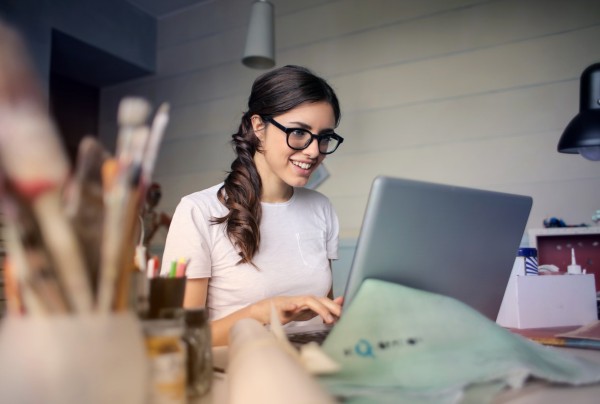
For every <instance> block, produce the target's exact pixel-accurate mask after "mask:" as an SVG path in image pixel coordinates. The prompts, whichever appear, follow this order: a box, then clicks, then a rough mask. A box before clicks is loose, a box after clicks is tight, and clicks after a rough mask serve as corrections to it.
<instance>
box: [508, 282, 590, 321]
mask: <svg viewBox="0 0 600 404" xmlns="http://www.w3.org/2000/svg"><path fill="white" fill-rule="evenodd" d="M597 319H598V309H597V305H596V286H595V280H594V275H593V274H587V275H529V276H527V275H524V276H521V275H516V274H513V275H511V277H510V279H509V281H508V285H507V287H506V292H505V293H504V299H503V300H502V306H501V307H500V312H499V313H498V319H497V320H496V322H497V323H498V324H500V325H501V326H503V327H510V328H518V329H521V328H549V327H563V326H580V325H584V324H587V323H590V322H592V321H595V320H597Z"/></svg>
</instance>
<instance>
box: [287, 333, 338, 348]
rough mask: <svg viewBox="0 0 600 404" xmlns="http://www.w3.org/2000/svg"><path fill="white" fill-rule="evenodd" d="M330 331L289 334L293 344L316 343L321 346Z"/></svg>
mask: <svg viewBox="0 0 600 404" xmlns="http://www.w3.org/2000/svg"><path fill="white" fill-rule="evenodd" d="M329 331H330V330H318V331H309V332H301V333H295V334H289V335H288V339H289V340H290V342H291V343H293V344H299V345H301V344H307V343H309V342H316V343H317V344H319V345H321V344H322V343H323V341H325V338H326V337H327V335H329Z"/></svg>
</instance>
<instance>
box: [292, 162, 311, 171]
mask: <svg viewBox="0 0 600 404" xmlns="http://www.w3.org/2000/svg"><path fill="white" fill-rule="evenodd" d="M292 164H293V165H295V166H298V167H300V168H303V169H305V170H308V169H309V168H311V167H312V164H310V163H301V162H299V161H292Z"/></svg>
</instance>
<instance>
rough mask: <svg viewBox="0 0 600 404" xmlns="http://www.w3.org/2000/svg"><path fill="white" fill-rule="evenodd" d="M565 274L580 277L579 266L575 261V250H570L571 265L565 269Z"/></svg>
mask: <svg viewBox="0 0 600 404" xmlns="http://www.w3.org/2000/svg"><path fill="white" fill-rule="evenodd" d="M567 273H569V274H571V275H581V273H582V272H581V265H577V262H576V261H575V249H574V248H571V265H569V266H568V267H567Z"/></svg>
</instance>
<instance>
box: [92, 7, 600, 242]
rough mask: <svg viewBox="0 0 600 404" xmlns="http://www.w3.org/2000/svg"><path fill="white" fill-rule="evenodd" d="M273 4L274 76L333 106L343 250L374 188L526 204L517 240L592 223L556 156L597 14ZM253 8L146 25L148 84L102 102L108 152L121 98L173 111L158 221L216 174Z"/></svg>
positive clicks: (246, 72)
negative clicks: (336, 103)
mask: <svg viewBox="0 0 600 404" xmlns="http://www.w3.org/2000/svg"><path fill="white" fill-rule="evenodd" d="M271 1H272V3H274V5H275V10H276V35H277V44H276V48H277V65H278V66H282V65H284V64H290V63H293V64H301V65H306V66H307V67H309V68H311V69H313V70H314V71H315V72H316V73H318V74H320V75H322V76H324V77H325V78H326V79H328V80H329V82H330V83H331V84H332V86H333V87H334V88H335V89H336V90H337V92H338V96H339V97H340V101H341V104H342V114H343V116H342V122H341V125H340V128H339V133H341V134H342V135H343V136H344V137H345V138H346V141H345V142H344V144H343V146H342V147H341V148H340V150H339V151H338V152H336V153H335V154H334V155H332V156H330V157H328V158H327V159H326V160H325V162H326V165H327V168H328V170H329V172H330V173H331V177H330V178H329V179H328V180H327V181H326V182H325V183H324V184H323V185H322V187H321V188H320V189H319V190H320V191H322V192H323V193H324V194H326V195H328V196H329V197H330V198H331V199H332V201H333V203H334V204H335V206H336V208H337V211H338V215H339V217H340V222H341V227H342V238H344V239H346V240H352V239H354V238H355V237H356V236H357V234H358V231H359V229H360V224H361V218H362V214H363V210H364V207H365V203H366V200H367V194H368V191H369V186H370V183H371V181H372V179H373V177H374V176H376V175H378V174H387V175H393V176H401V177H407V178H413V179H421V180H429V181H435V182H442V183H451V184H456V185H464V186H473V187H480V188H486V189H492V190H499V191H505V192H514V193H522V194H528V195H531V196H532V197H533V198H534V207H533V211H532V214H531V217H530V221H529V224H528V227H530V228H537V227H541V226H542V220H543V219H544V218H546V217H549V216H557V217H560V218H563V219H564V220H565V221H566V222H568V223H581V222H590V221H591V215H592V213H593V212H594V211H595V210H597V209H600V163H599V162H596V163H594V162H589V161H586V160H584V159H583V158H581V157H579V156H574V155H563V154H559V153H557V152H556V145H557V142H558V139H559V137H560V134H561V132H562V130H563V129H564V127H565V126H566V125H567V123H568V122H569V120H570V119H571V118H572V117H573V116H574V115H575V113H576V112H577V110H578V100H579V98H578V97H579V96H578V92H579V75H580V74H581V72H582V71H583V69H584V68H585V67H587V66H588V65H590V64H592V63H594V62H600V1H598V0H496V1H483V0H368V1H365V0H329V1H328V0H303V1H298V0H271ZM252 2H253V0H215V1H213V2H209V3H208V4H205V5H202V6H198V7H196V8H192V9H188V10H187V11H186V12H183V13H179V14H175V15H172V16H170V17H168V18H165V19H162V20H160V21H159V22H158V24H159V26H158V28H159V30H158V31H159V35H158V44H157V46H158V61H157V64H158V72H157V74H156V75H155V76H152V77H147V78H144V79H141V80H137V81H134V82H129V83H126V84H122V85H119V86H115V87H112V88H109V89H106V90H104V91H103V93H102V114H101V134H102V137H103V138H104V140H105V141H106V143H107V144H109V145H112V144H114V134H115V122H114V121H115V111H116V108H117V103H118V101H119V99H120V98H121V97H123V96H125V95H128V94H139V95H143V96H146V97H148V98H150V99H151V100H152V101H153V102H154V103H155V104H158V103H160V102H163V101H168V102H169V103H170V104H171V106H172V115H171V116H172V121H171V124H170V126H169V129H168V132H167V135H166V139H165V141H164V144H163V147H162V150H161V153H160V156H159V161H158V166H157V170H156V180H157V181H158V182H160V183H161V184H162V186H163V195H164V196H163V200H162V201H161V205H160V207H161V208H162V210H165V211H167V212H172V211H173V209H174V208H175V206H176V204H177V202H178V201H179V199H180V198H181V196H183V195H184V194H187V193H190V192H193V191H195V190H199V189H202V188H205V187H208V186H210V185H213V184H215V183H217V182H220V181H221V180H222V179H223V177H224V175H225V171H226V170H228V168H229V164H230V163H231V160H232V158H233V153H232V151H231V148H230V146H229V144H228V142H229V139H230V134H231V133H233V132H234V131H235V130H236V128H237V125H238V122H239V118H240V116H241V114H242V113H243V111H244V107H245V101H246V99H247V97H248V95H249V91H250V86H251V84H252V81H253V80H254V78H255V77H256V76H257V75H258V74H260V73H261V71H257V70H251V69H248V68H245V67H244V66H242V64H241V63H240V58H241V53H242V51H243V46H244V43H245V34H246V28H247V23H248V16H249V11H250V7H251V4H252ZM483 225H484V224H483Z"/></svg>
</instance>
